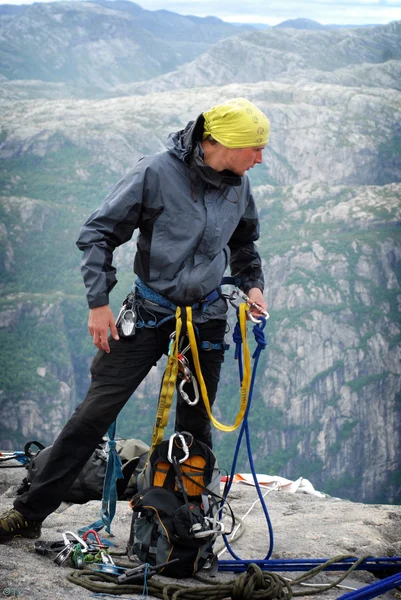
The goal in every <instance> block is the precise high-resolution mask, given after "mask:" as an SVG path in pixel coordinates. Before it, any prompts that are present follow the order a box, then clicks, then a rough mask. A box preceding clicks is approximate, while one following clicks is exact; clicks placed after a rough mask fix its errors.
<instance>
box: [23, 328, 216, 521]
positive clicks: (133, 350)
mask: <svg viewBox="0 0 401 600" xmlns="http://www.w3.org/2000/svg"><path fill="white" fill-rule="evenodd" d="M174 328H175V320H174V319H173V320H171V321H168V322H167V323H164V324H162V325H161V326H160V327H158V328H141V329H137V333H136V335H135V336H134V337H131V338H121V339H120V340H119V341H116V340H114V339H112V338H110V339H109V344H110V350H111V352H110V354H107V353H106V352H104V351H102V350H99V351H98V353H97V354H96V356H95V358H94V359H93V362H92V367H91V373H92V383H91V386H90V388H89V391H88V394H87V396H86V398H85V400H84V401H83V402H82V403H81V404H80V405H79V406H78V408H77V409H76V411H75V413H74V414H73V415H72V417H71V419H70V420H69V421H68V423H67V424H66V425H65V427H64V428H63V430H62V431H61V433H60V435H59V436H58V438H57V439H56V441H55V442H54V444H53V447H52V450H51V453H50V455H49V461H48V463H47V465H46V467H45V468H44V469H43V471H42V473H41V475H40V477H39V476H37V477H36V478H35V479H34V481H33V482H32V484H31V487H30V490H29V491H28V492H26V493H25V494H23V495H21V496H19V497H18V498H16V500H15V502H14V506H15V508H16V509H17V510H19V511H20V512H21V513H22V514H23V515H24V516H25V518H27V519H33V520H36V521H43V520H44V519H45V518H46V517H47V516H48V515H49V514H50V513H52V512H53V511H54V510H56V508H58V506H59V505H60V503H61V502H62V500H63V497H64V495H65V493H66V491H67V490H68V489H69V488H70V487H71V485H72V484H73V482H74V481H75V479H76V478H77V476H78V474H79V473H80V471H81V469H82V467H83V465H84V464H85V462H86V461H87V460H88V459H89V457H90V456H91V454H92V452H93V451H94V449H95V448H96V446H97V444H98V443H99V442H100V441H101V439H102V437H103V436H104V435H105V433H106V432H107V430H108V428H109V426H110V425H111V424H112V423H113V422H114V421H115V420H116V418H117V415H118V414H119V412H120V411H121V409H122V408H123V406H124V405H125V403H126V402H127V400H128V399H129V397H130V396H131V394H132V393H133V392H134V391H135V390H136V388H137V387H138V385H139V384H140V383H141V381H142V380H143V379H144V378H145V377H146V375H147V374H148V373H149V371H150V369H151V367H152V366H153V365H155V364H156V362H157V361H158V360H159V358H160V357H161V356H162V355H163V354H165V353H166V352H167V349H168V344H169V335H170V333H171V332H172V331H173V330H174ZM224 330H225V321H221V320H217V319H216V320H213V321H208V322H206V323H202V324H200V325H198V331H199V339H200V341H210V342H222V341H223V339H224ZM199 357H200V363H201V368H202V373H203V376H204V379H205V384H206V387H207V390H208V396H209V400H210V403H211V404H212V403H213V402H214V399H215V397H216V392H217V385H218V381H219V376H220V368H221V364H222V362H223V360H224V351H223V350H210V351H208V350H199ZM193 372H194V370H193ZM185 391H187V392H188V395H191V394H190V393H189V391H190V386H189V385H186V386H185ZM155 411H156V405H155ZM176 414H177V417H176V424H175V428H176V431H189V432H190V433H192V435H193V436H194V437H195V438H197V439H199V440H201V441H203V442H205V443H206V444H208V445H209V446H210V447H211V445H212V436H211V425H210V421H209V418H208V416H207V413H206V409H205V407H204V404H203V402H202V399H200V400H199V403H198V404H197V405H195V406H189V405H188V404H187V403H186V402H184V401H183V400H182V398H181V397H180V395H179V394H178V395H177V413H176ZM133 433H134V432H133ZM133 437H135V436H133Z"/></svg>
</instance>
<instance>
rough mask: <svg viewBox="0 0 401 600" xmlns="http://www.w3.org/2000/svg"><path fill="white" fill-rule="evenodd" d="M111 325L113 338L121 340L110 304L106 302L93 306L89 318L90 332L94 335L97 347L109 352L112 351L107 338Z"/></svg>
mask: <svg viewBox="0 0 401 600" xmlns="http://www.w3.org/2000/svg"><path fill="white" fill-rule="evenodd" d="M109 327H110V332H111V335H112V336H113V338H114V339H115V340H119V339H120V338H119V337H118V332H117V327H116V323H115V321H114V316H113V312H112V310H111V308H110V306H109V305H108V304H106V305H105V306H98V307H97V308H91V309H90V311H89V319H88V329H89V333H90V335H91V336H92V337H93V343H94V344H95V346H96V348H99V350H104V351H105V352H107V353H109V352H110V346H109V342H108V340H107V337H108V334H109Z"/></svg>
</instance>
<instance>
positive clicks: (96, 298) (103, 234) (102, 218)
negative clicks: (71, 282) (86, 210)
mask: <svg viewBox="0 0 401 600" xmlns="http://www.w3.org/2000/svg"><path fill="white" fill-rule="evenodd" d="M143 192H144V170H143V169H142V168H141V161H139V163H137V165H135V167H134V168H133V169H132V170H131V171H129V172H128V173H127V175H125V177H123V179H121V181H119V182H118V183H117V185H116V186H115V187H114V188H113V189H112V190H111V192H110V193H109V194H108V196H107V197H106V198H105V200H104V201H103V203H102V204H101V206H100V207H99V208H98V209H97V210H95V212H94V213H93V214H91V216H90V217H89V219H88V220H87V221H86V223H85V224H84V226H83V227H82V229H81V232H80V235H79V238H78V240H77V246H78V248H79V249H80V250H82V251H83V257H82V263H81V272H82V276H83V278H84V283H85V286H86V290H87V299H88V304H89V308H96V307H98V306H104V305H105V304H108V303H109V294H110V292H111V290H112V289H113V287H114V286H115V285H116V283H117V278H116V269H115V268H114V267H113V266H112V261H113V251H114V249H115V248H117V246H120V245H121V244H124V243H125V242H127V241H128V240H130V239H131V237H132V235H133V233H134V230H135V228H136V227H137V226H138V221H139V216H140V213H141V206H142V201H143Z"/></svg>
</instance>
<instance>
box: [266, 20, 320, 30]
mask: <svg viewBox="0 0 401 600" xmlns="http://www.w3.org/2000/svg"><path fill="white" fill-rule="evenodd" d="M275 27H278V28H283V27H290V28H292V29H326V26H325V25H322V24H321V23H319V22H318V21H313V20H312V19H287V20H286V21H282V22H281V23H279V24H278V25H275Z"/></svg>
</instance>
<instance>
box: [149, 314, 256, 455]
mask: <svg viewBox="0 0 401 600" xmlns="http://www.w3.org/2000/svg"><path fill="white" fill-rule="evenodd" d="M247 310H249V307H248V306H247V304H245V303H244V304H241V305H240V307H239V323H240V330H241V337H242V346H243V355H244V361H243V362H244V368H243V370H244V373H243V378H242V382H241V389H240V407H239V411H238V414H237V417H236V419H235V422H234V424H233V425H224V424H223V423H220V422H219V421H218V420H217V419H215V418H214V416H213V415H212V410H211V407H210V401H209V396H208V393H207V389H206V384H205V380H204V379H203V375H202V370H201V366H200V361H199V353H198V346H197V344H196V337H195V330H194V326H193V323H192V308H191V307H190V306H187V307H186V309H185V313H186V320H187V322H186V326H187V332H188V338H189V343H190V348H191V353H192V359H193V361H194V365H195V372H196V376H197V378H198V382H199V386H200V389H201V393H202V398H203V402H204V404H205V408H206V412H207V414H208V416H209V419H210V421H211V422H212V423H213V425H214V426H215V427H216V428H217V429H220V430H221V431H234V430H235V429H237V427H238V426H239V425H240V424H241V421H242V419H243V418H244V415H245V411H246V407H247V404H248V396H249V388H250V383H251V359H250V352H249V346H248V339H247V331H246V311H247ZM175 318H176V330H175V337H174V339H173V341H172V345H171V348H170V352H169V357H168V361H167V366H166V370H165V371H164V376H163V381H162V385H161V390H160V397H159V404H158V407H157V413H156V420H155V425H154V428H153V434H152V443H151V447H150V450H149V454H148V456H150V455H151V453H152V450H153V449H154V448H155V447H156V446H157V445H158V444H160V443H161V442H162V441H163V435H164V429H165V427H166V425H167V423H168V416H169V413H170V408H171V404H172V401H173V396H174V391H175V386H176V382H177V374H178V343H179V340H180V334H181V329H182V314H181V308H180V307H177V310H176V313H175Z"/></svg>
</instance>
